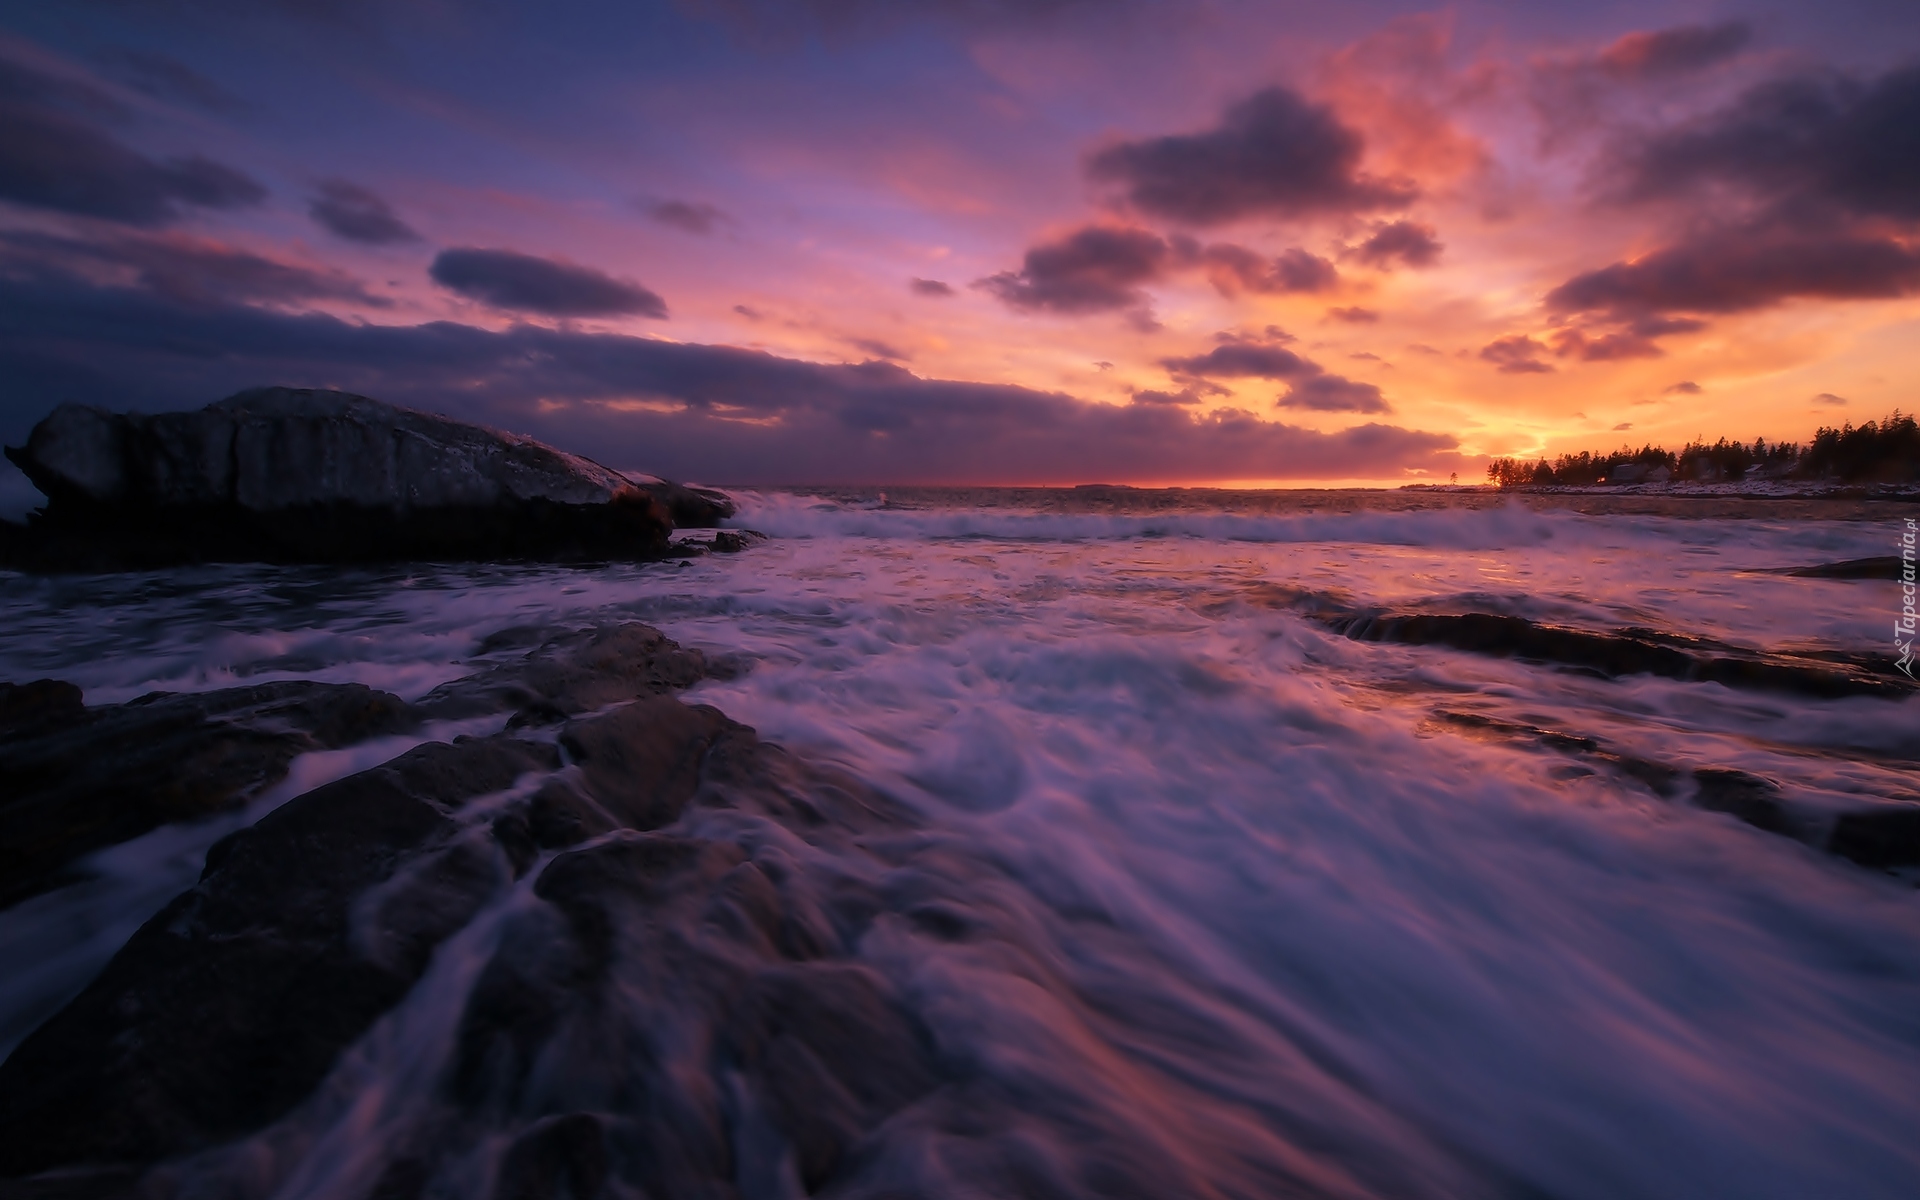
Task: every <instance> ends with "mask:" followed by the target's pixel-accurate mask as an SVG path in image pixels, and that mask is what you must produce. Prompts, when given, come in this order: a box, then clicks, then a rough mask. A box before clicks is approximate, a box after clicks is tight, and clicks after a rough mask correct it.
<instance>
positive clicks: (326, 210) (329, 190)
mask: <svg viewBox="0 0 1920 1200" xmlns="http://www.w3.org/2000/svg"><path fill="white" fill-rule="evenodd" d="M307 215H308V216H310V217H312V218H313V220H314V222H315V223H316V224H318V225H319V226H320V227H321V228H323V229H325V230H327V231H328V232H330V233H332V234H334V235H335V236H336V237H343V238H346V239H347V240H348V241H350V242H360V243H362V244H363V245H368V246H391V245H395V244H398V243H403V242H417V241H419V240H420V235H419V234H418V233H416V232H414V230H413V227H412V226H410V225H408V224H407V223H406V222H405V221H402V220H401V219H400V216H399V214H398V213H395V212H394V211H393V206H392V205H390V204H388V203H387V202H386V201H385V200H383V199H381V198H380V197H379V196H377V195H375V194H374V193H372V192H370V191H368V190H367V189H366V188H363V187H361V186H359V185H358V184H354V183H349V182H347V181H346V180H344V179H326V180H322V181H321V183H320V185H319V187H317V188H316V189H315V190H314V195H313V197H312V199H311V200H309V201H308V203H307Z"/></svg>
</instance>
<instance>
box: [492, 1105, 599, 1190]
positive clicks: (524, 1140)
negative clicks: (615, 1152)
mask: <svg viewBox="0 0 1920 1200" xmlns="http://www.w3.org/2000/svg"><path fill="white" fill-rule="evenodd" d="M606 1185H607V1138H606V1131H605V1130H604V1129H603V1128H602V1127H601V1123H600V1120H599V1118H597V1117H595V1116H594V1115H593V1114H591V1113H569V1114H567V1115H566V1116H563V1117H548V1118H546V1119H544V1120H541V1121H536V1122H535V1123H534V1125H533V1127H532V1128H531V1129H529V1130H527V1131H526V1132H525V1133H523V1134H521V1135H520V1136H519V1137H517V1138H515V1139H514V1142H513V1145H512V1146H510V1147H508V1149H507V1153H506V1157H505V1158H504V1159H503V1160H502V1161H501V1163H500V1181H499V1183H498V1184H497V1185H496V1186H495V1188H494V1193H493V1194H494V1196H495V1197H496V1198H497V1200H571V1198H580V1200H585V1198H586V1197H592V1196H600V1195H604V1194H605V1192H604V1189H605V1188H606Z"/></svg>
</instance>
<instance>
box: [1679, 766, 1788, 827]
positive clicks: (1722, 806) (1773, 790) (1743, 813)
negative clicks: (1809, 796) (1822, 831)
mask: <svg viewBox="0 0 1920 1200" xmlns="http://www.w3.org/2000/svg"><path fill="white" fill-rule="evenodd" d="M1693 782H1694V794H1693V802H1694V803H1695V804H1697V805H1699V806H1700V807H1701V808H1704V809H1707V810H1708V811H1710V812H1721V813H1726V814H1727V815H1728V816H1730V817H1734V818H1736V819H1738V820H1741V821H1745V822H1746V823H1747V824H1749V825H1751V826H1753V827H1754V828H1755V829H1763V830H1765V831H1766V832H1768V833H1778V834H1782V835H1785V836H1787V837H1798V836H1800V835H1801V833H1802V830H1803V827H1804V825H1805V824H1806V823H1805V822H1803V821H1796V820H1795V819H1793V816H1792V815H1791V814H1790V813H1789V811H1788V809H1787V806H1786V805H1785V804H1784V803H1783V802H1782V801H1781V798H1780V785H1779V784H1777V783H1774V782H1773V781H1772V780H1770V779H1762V778H1761V777H1760V776H1758V775H1754V774H1751V773H1749V772H1746V771H1736V770H1732V769H1730V768H1726V767H1701V768H1699V769H1697V770H1695V771H1694V772H1693Z"/></svg>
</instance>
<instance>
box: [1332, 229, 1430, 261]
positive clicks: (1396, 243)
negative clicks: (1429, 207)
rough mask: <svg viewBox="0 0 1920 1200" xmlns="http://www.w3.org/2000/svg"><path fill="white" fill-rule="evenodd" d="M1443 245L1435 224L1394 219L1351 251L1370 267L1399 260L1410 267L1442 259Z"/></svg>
mask: <svg viewBox="0 0 1920 1200" xmlns="http://www.w3.org/2000/svg"><path fill="white" fill-rule="evenodd" d="M1442 249H1444V247H1442V246H1441V245H1440V239H1439V236H1438V235H1437V234H1436V233H1435V231H1434V228H1433V226H1431V225H1422V224H1420V223H1419V222H1417V221H1390V222H1388V223H1387V224H1385V225H1382V226H1380V227H1379V228H1378V229H1375V230H1374V231H1373V236H1371V237H1369V238H1368V239H1367V240H1366V241H1364V242H1361V243H1360V244H1359V245H1358V246H1355V247H1354V248H1353V249H1352V250H1351V251H1349V253H1350V254H1351V255H1352V256H1353V257H1354V258H1357V259H1359V260H1360V261H1361V262H1363V263H1365V264H1367V265H1368V266H1370V267H1385V266H1388V265H1390V264H1391V263H1393V262H1395V261H1396V260H1397V261H1399V262H1400V263H1402V264H1403V265H1405V266H1409V267H1430V266H1432V265H1433V264H1434V263H1436V262H1438V261H1439V260H1440V251H1441V250H1442Z"/></svg>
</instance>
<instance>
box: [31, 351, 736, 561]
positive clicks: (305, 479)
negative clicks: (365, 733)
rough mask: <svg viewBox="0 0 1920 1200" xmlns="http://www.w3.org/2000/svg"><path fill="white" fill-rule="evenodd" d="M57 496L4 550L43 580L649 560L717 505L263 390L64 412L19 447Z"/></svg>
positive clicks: (454, 424) (430, 418)
mask: <svg viewBox="0 0 1920 1200" xmlns="http://www.w3.org/2000/svg"><path fill="white" fill-rule="evenodd" d="M6 454H7V457H8V458H10V459H12V460H13V461H14V462H15V463H16V464H18V465H19V467H20V469H21V470H22V471H24V472H25V473H26V475H27V477H28V478H29V479H31V480H32V481H33V483H34V486H36V487H38V488H39V489H40V490H41V491H42V492H44V493H45V494H46V495H47V497H48V504H47V506H46V508H45V509H43V510H42V511H41V512H39V513H36V514H35V515H34V516H33V517H32V518H31V519H30V520H29V522H28V524H27V525H26V526H25V528H24V529H23V528H21V527H17V526H15V527H12V528H10V529H8V530H7V531H5V532H6V535H7V536H6V537H5V538H4V539H0V557H3V558H4V560H5V561H7V562H8V563H9V564H11V565H19V566H27V567H39V568H55V569H58V568H90V567H119V566H129V567H154V566H166V565H171V564H175V563H182V562H208V561H213V562H219V561H267V562H341V561H382V560H389V561H390V560H404V559H441V560H474V559H542V560H556V559H575V558H599V559H623V560H630V559H646V558H655V557H660V556H662V555H664V554H666V553H667V552H668V542H667V535H668V534H669V533H671V532H672V530H673V529H674V528H675V526H676V525H681V526H688V525H694V526H711V525H714V524H716V523H717V522H718V521H719V520H721V519H723V518H725V517H728V516H731V515H732V513H733V505H732V503H731V502H730V501H729V500H728V499H727V498H726V497H725V496H723V495H721V494H720V493H717V492H709V491H705V490H702V489H695V488H687V487H683V486H681V485H678V484H674V483H670V482H667V481H665V480H657V479H653V478H651V477H645V478H639V479H636V478H629V477H628V476H626V475H623V474H621V473H620V472H618V471H614V470H612V469H610V468H607V467H604V466H602V465H600V464H599V463H596V462H593V461H592V460H590V459H586V458H581V457H579V456H577V455H572V454H568V453H566V452H564V451H561V450H556V449H555V448H553V447H551V446H548V445H545V444H544V443H541V442H538V441H535V440H533V439H532V438H528V437H522V436H519V435H516V434H510V433H502V432H499V431H496V430H492V429H488V428H485V427H483V426H479V425H473V424H468V423H466V422H463V421H456V420H453V419H451V418H448V417H442V416H437V415H434V414H431V413H423V412H416V411H414V410H412V409H406V408H399V407H396V406H394V405H391V404H386V403H383V402H381V401H378V400H373V399H369V398H367V397H365V396H356V395H353V394H350V393H347V392H333V391H317V390H311V389H295V388H254V389H252V390H249V391H245V392H241V393H239V394H237V395H234V396H231V397H229V398H227V399H225V400H222V401H220V402H218V403H216V404H211V405H209V406H207V407H206V408H203V409H201V410H199V411H198V412H186V413H159V414H154V415H145V414H137V413H109V412H105V411H103V410H101V409H97V408H89V407H86V406H82V405H75V404H67V405H62V406H61V407H60V408H58V409H56V410H54V412H53V413H52V414H51V415H49V416H48V417H47V418H46V419H45V420H43V421H41V422H40V423H39V424H38V425H37V426H35V427H34V429H33V432H32V434H31V435H30V436H29V437H28V439H27V444H26V445H25V446H24V447H12V446H9V447H7V448H6Z"/></svg>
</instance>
